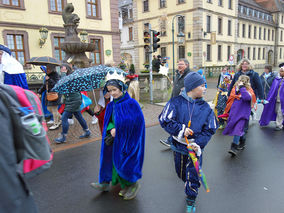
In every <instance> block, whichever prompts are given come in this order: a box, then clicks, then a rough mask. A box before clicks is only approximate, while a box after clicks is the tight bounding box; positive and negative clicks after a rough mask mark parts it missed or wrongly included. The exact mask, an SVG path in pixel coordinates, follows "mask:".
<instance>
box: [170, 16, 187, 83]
mask: <svg viewBox="0 0 284 213" xmlns="http://www.w3.org/2000/svg"><path fill="white" fill-rule="evenodd" d="M176 17H181V18H184V17H183V16H182V15H175V16H174V17H173V19H172V37H173V39H172V40H173V81H174V79H175V25H174V23H175V22H174V21H175V18H176ZM177 37H178V43H179V44H181V43H183V42H184V38H185V36H184V34H183V33H182V32H179V34H178V35H177Z"/></svg>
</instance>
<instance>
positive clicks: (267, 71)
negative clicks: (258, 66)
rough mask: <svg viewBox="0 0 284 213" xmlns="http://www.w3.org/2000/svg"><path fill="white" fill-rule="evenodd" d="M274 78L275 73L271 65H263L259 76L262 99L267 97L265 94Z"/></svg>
mask: <svg viewBox="0 0 284 213" xmlns="http://www.w3.org/2000/svg"><path fill="white" fill-rule="evenodd" d="M274 78H275V75H274V73H273V72H272V66H271V65H266V66H265V67H264V72H263V73H262V74H261V76H260V80H261V84H262V87H263V92H264V99H267V94H268V92H269V90H270V87H271V85H272V82H273V80H274Z"/></svg>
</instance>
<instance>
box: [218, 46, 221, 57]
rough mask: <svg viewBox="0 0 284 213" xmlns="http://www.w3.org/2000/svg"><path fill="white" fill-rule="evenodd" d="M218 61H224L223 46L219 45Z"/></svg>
mask: <svg viewBox="0 0 284 213" xmlns="http://www.w3.org/2000/svg"><path fill="white" fill-rule="evenodd" d="M218 61H222V45H218Z"/></svg>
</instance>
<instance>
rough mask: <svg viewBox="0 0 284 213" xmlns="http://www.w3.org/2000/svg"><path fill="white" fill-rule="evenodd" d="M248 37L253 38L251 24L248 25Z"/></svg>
mask: <svg viewBox="0 0 284 213" xmlns="http://www.w3.org/2000/svg"><path fill="white" fill-rule="evenodd" d="M248 38H251V25H249V26H248Z"/></svg>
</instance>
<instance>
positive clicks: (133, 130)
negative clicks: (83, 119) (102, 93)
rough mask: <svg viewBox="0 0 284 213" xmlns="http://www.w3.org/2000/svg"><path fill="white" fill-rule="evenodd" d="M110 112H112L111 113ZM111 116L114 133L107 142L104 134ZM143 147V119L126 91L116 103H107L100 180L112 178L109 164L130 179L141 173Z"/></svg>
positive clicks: (138, 177) (131, 180) (138, 176)
mask: <svg viewBox="0 0 284 213" xmlns="http://www.w3.org/2000/svg"><path fill="white" fill-rule="evenodd" d="M112 113H114V115H113V116H112ZM111 117H113V118H114V123H115V129H116V136H115V139H114V142H113V145H110V146H108V145H106V144H105V143H104V138H105V136H106V129H107V126H108V124H109V121H110V119H111ZM144 147H145V121H144V116H143V113H142V110H141V108H140V106H139V104H138V103H137V101H136V100H134V99H132V98H130V96H129V94H128V93H127V92H126V93H125V95H124V96H123V97H122V98H121V99H119V100H118V101H117V102H116V103H115V102H114V101H112V102H110V103H109V104H108V105H107V108H106V113H105V118H104V130H103V137H102V146H101V159H100V173H99V182H100V183H102V182H110V181H111V180H112V168H113V166H114V167H115V169H116V171H117V173H118V175H119V176H120V177H122V178H123V179H125V180H127V181H129V182H132V183H134V182H136V181H137V180H138V179H140V178H141V177H142V166H143V160H144Z"/></svg>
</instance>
